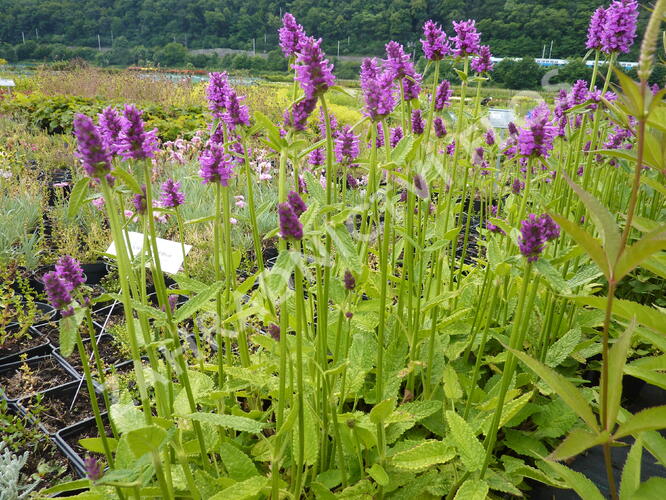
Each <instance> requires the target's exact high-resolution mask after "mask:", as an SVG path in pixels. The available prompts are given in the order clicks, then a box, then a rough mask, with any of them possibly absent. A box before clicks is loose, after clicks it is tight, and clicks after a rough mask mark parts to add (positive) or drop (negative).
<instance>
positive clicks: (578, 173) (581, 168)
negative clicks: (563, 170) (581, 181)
mask: <svg viewBox="0 0 666 500" xmlns="http://www.w3.org/2000/svg"><path fill="white" fill-rule="evenodd" d="M583 173H585V167H584V166H583V165H580V166H579V167H578V170H576V175H577V176H578V177H582V175H583Z"/></svg>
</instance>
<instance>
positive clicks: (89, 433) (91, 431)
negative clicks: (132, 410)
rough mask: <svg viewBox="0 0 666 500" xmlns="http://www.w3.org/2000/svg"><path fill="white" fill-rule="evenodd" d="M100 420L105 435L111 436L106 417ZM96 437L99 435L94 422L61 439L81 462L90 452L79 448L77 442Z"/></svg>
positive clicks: (81, 447)
mask: <svg viewBox="0 0 666 500" xmlns="http://www.w3.org/2000/svg"><path fill="white" fill-rule="evenodd" d="M102 418H103V420H104V430H105V432H106V435H107V436H112V435H113V433H112V431H111V427H110V426H109V422H108V419H107V418H106V417H102ZM96 437H99V433H98V432H97V425H96V424H95V422H94V421H91V422H90V423H89V425H87V426H85V427H84V428H83V429H79V430H77V431H75V432H72V433H71V434H67V436H63V439H64V440H65V442H66V443H67V444H68V445H69V447H70V448H71V449H72V450H73V451H74V452H75V453H76V454H77V455H78V456H80V457H81V459H82V460H83V459H84V457H85V456H86V455H90V454H91V453H92V452H91V451H89V450H87V449H85V448H84V447H83V446H81V445H80V444H79V440H80V439H86V438H96Z"/></svg>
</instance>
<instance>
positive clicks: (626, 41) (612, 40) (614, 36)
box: [601, 0, 638, 54]
mask: <svg viewBox="0 0 666 500" xmlns="http://www.w3.org/2000/svg"><path fill="white" fill-rule="evenodd" d="M637 23H638V3H637V2H635V1H634V0H622V1H617V0H616V1H615V2H613V3H612V4H611V5H610V7H608V9H606V14H605V19H604V29H603V31H602V33H601V50H603V51H604V52H606V53H607V54H610V53H611V52H618V53H620V54H626V53H627V52H629V49H630V48H631V46H632V45H633V43H634V39H635V38H636V25H637Z"/></svg>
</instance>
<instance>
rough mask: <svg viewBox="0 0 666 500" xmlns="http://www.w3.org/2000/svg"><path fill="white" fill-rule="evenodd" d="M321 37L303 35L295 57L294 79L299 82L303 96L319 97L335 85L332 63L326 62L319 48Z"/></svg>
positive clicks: (309, 97)
mask: <svg viewBox="0 0 666 500" xmlns="http://www.w3.org/2000/svg"><path fill="white" fill-rule="evenodd" d="M320 46H321V38H320V39H319V40H315V39H314V38H312V37H305V38H304V39H303V43H302V44H301V50H300V52H298V56H297V58H296V63H297V64H296V65H295V66H294V68H295V70H296V78H295V79H296V81H298V82H299V83H300V84H301V87H302V88H303V92H304V93H305V97H306V98H308V99H313V98H317V97H319V95H321V94H323V93H324V92H326V91H327V90H328V88H329V87H332V86H333V85H335V76H333V65H332V64H331V63H329V62H328V59H326V56H325V55H324V53H323V52H322V50H321V47H320Z"/></svg>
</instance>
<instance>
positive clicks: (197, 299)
mask: <svg viewBox="0 0 666 500" xmlns="http://www.w3.org/2000/svg"><path fill="white" fill-rule="evenodd" d="M223 288H224V282H223V281H216V282H215V283H213V284H212V285H210V286H209V287H208V288H207V289H206V290H204V291H203V292H201V293H198V294H197V295H196V296H194V297H193V298H191V299H190V300H188V301H187V302H185V303H184V304H183V305H182V306H180V307H179V308H178V310H177V311H176V315H175V318H174V319H175V321H176V323H180V322H181V321H185V320H186V319H188V318H191V317H192V316H193V315H194V313H196V312H197V311H198V310H199V309H201V308H203V307H204V306H205V305H206V304H207V303H208V302H209V301H210V300H212V299H213V298H214V297H215V296H216V295H217V294H218V293H219V292H220V291H221V290H222V289H223Z"/></svg>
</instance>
